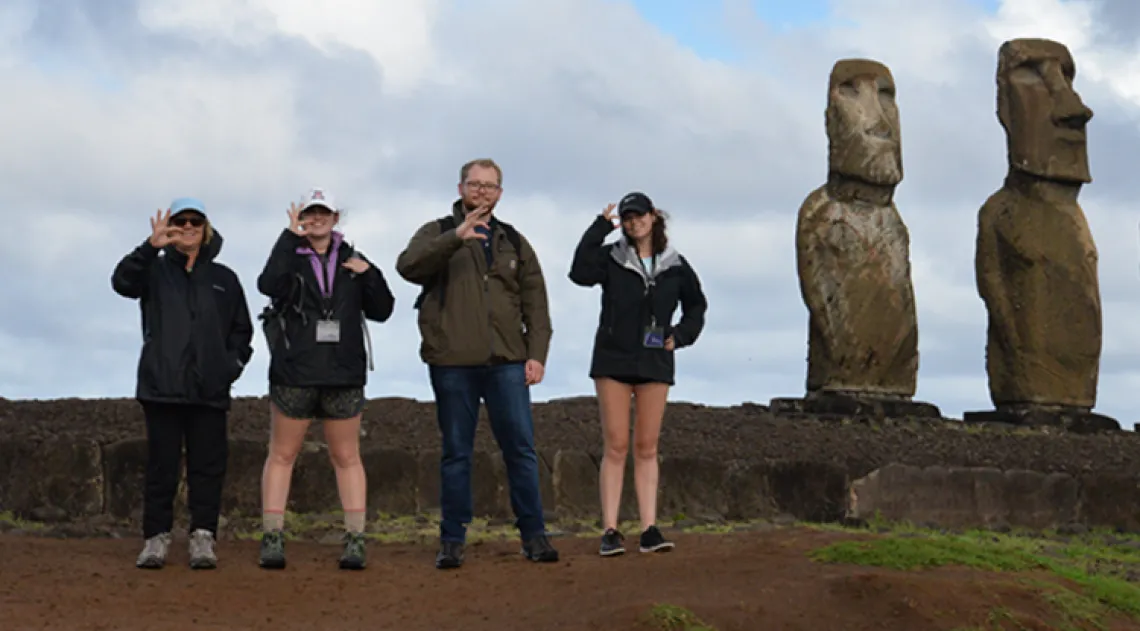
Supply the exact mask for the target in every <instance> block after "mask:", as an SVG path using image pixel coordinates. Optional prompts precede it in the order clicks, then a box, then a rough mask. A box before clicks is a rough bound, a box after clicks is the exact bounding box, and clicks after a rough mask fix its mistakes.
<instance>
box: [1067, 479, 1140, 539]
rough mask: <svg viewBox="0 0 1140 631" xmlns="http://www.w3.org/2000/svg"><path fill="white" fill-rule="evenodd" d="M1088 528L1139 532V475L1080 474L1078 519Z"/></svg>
mask: <svg viewBox="0 0 1140 631" xmlns="http://www.w3.org/2000/svg"><path fill="white" fill-rule="evenodd" d="M1079 521H1081V522H1082V523H1084V524H1086V525H1088V526H1089V527H1091V528H1113V529H1116V530H1119V531H1122V532H1140V477H1136V476H1130V475H1120V474H1112V473H1089V474H1085V475H1082V476H1081V477H1080V519H1079Z"/></svg>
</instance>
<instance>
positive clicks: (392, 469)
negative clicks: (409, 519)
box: [360, 449, 419, 515]
mask: <svg viewBox="0 0 1140 631" xmlns="http://www.w3.org/2000/svg"><path fill="white" fill-rule="evenodd" d="M360 457H361V459H362V460H364V473H365V474H366V475H367V476H368V511H369V514H375V513H376V512H377V511H379V512H383V513H388V514H392V515H406V514H410V513H414V512H416V479H417V476H418V473H419V465H418V463H417V462H416V457H415V456H414V455H413V454H411V453H408V452H406V451H404V450H402V449H370V450H367V451H362V452H361V454H360Z"/></svg>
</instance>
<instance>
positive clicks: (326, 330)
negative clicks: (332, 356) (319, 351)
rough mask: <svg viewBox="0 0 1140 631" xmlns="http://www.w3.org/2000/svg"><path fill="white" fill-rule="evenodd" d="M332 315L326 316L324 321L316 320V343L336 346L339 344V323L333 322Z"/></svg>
mask: <svg viewBox="0 0 1140 631" xmlns="http://www.w3.org/2000/svg"><path fill="white" fill-rule="evenodd" d="M331 316H332V314H326V315H325V318H324V319H321V320H317V343H318V344H337V343H339V342H340V321H338V320H333V319H332V317H331Z"/></svg>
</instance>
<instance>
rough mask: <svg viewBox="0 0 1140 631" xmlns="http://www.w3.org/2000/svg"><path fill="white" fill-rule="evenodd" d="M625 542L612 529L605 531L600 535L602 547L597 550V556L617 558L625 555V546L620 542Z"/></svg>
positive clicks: (622, 537)
mask: <svg viewBox="0 0 1140 631" xmlns="http://www.w3.org/2000/svg"><path fill="white" fill-rule="evenodd" d="M623 541H625V536H623V535H622V534H621V533H620V532H618V531H617V530H615V529H613V528H608V529H606V532H605V534H603V535H602V547H601V549H599V550H598V554H600V555H602V556H604V557H612V556H618V555H619V554H625V546H624V545H623V544H622V542H623Z"/></svg>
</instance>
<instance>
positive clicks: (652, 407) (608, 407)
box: [570, 192, 708, 556]
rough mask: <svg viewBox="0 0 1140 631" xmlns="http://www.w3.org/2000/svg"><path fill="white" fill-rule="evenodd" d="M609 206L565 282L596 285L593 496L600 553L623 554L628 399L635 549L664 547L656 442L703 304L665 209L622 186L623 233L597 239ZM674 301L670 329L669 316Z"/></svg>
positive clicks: (700, 324) (606, 229) (608, 227)
mask: <svg viewBox="0 0 1140 631" xmlns="http://www.w3.org/2000/svg"><path fill="white" fill-rule="evenodd" d="M614 208H615V205H614V204H610V205H608V206H606V208H605V210H603V211H602V213H601V214H600V215H598V217H597V218H596V219H595V220H594V223H593V224H592V225H591V226H590V227H589V228H588V229H587V230H586V233H585V234H584V235H583V236H582V240H581V241H580V242H579V243H578V247H577V249H576V250H575V252H574V261H573V263H572V265H571V268H570V280H571V281H573V282H574V283H575V284H577V285H580V286H583V287H592V286H594V285H600V286H601V287H602V310H601V315H600V317H599V322H598V330H597V333H596V335H595V338H594V352H593V358H592V360H591V364H590V377H591V378H592V379H593V380H594V384H595V387H596V390H597V395H598V410H599V413H600V415H601V418H602V431H603V438H604V442H605V453H604V457H603V460H602V465H601V470H600V471H599V481H598V486H599V491H600V495H601V502H602V527H603V528H604V529H605V533H604V534H603V535H602V544H601V549H600V553H601V554H602V556H613V555H618V554H622V553H623V552H625V548H624V546H623V544H622V542H623V540H624V537H623V535H622V534H621V533H620V532H618V530H617V514H618V506H619V504H620V503H621V490H622V477H623V475H624V471H625V461H626V454H627V453H628V450H629V434H630V432H629V424H630V413H629V412H630V401H631V398H632V399H633V400H635V401H636V409H637V419H636V423H635V425H634V432H633V434H634V439H633V441H634V446H633V462H634V484H635V487H636V492H637V504H638V509H639V512H640V517H641V528H642V532H641V539H640V545H639V549H640V550H641V551H642V552H658V551H665V550H670V549H672V548H673V542H671V541H668V540H667V539H665V537H664V536H663V535H662V534H661V531H660V530H659V529H658V528H657V526H656V512H657V476H658V472H657V471H658V469H657V441H658V437H659V436H660V434H661V422H662V420H663V418H664V415H665V404H666V400H667V398H668V394H669V387H670V386H671V385H673V383H674V363H673V354H674V351H675V350H677V349H679V348H684V347H686V346H690V345H691V344H693V343H694V342H696V340H697V337H698V336H699V335H700V333H701V330H702V329H703V328H704V320H705V310H706V309H707V305H708V303H707V302H706V300H705V295H704V292H703V291H702V289H701V283H700V280H699V279H698V277H697V274H696V272H695V271H694V270H693V268H692V267H691V266H690V265H689V262H688V261H687V260H686V259H685V257H683V256H681V255H680V254H679V253H678V252H677V251H676V250H675V249H673V247H672V246H671V245H669V240H668V238H667V237H666V234H665V216H664V215H663V214H662V212H661V211H660V210H659V209H657V208H655V207H654V206H653V202H652V201H651V200H650V199H649V197H647V196H646V195H645V194H644V193H638V192H634V193H630V194H628V195H626V196H625V197H624V198H622V200H621V203H620V204H618V205H617V214H616V218H619V219H620V225H621V230H622V237H621V238H620V239H618V240H617V241H616V242H614V243H611V244H609V245H604V244H603V242H604V241H605V238H606V236H608V235H609V234H610V233H611V232H612V231H613V230H615V229H616V227H617V226H615V225H614V223H615V222H614V219H615V214H614ZM678 305H680V307H681V311H682V314H681V319H680V321H679V322H678V323H677V324H676V325H675V326H674V325H673V324H672V322H673V315H674V313H675V311H676V309H677V306H678Z"/></svg>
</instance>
